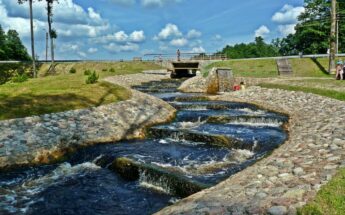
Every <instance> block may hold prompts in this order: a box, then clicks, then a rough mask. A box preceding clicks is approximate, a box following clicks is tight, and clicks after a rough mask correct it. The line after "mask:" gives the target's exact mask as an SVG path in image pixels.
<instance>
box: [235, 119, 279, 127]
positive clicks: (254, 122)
mask: <svg viewBox="0 0 345 215" xmlns="http://www.w3.org/2000/svg"><path fill="white" fill-rule="evenodd" d="M228 125H246V126H254V127H255V126H257V127H263V126H268V127H280V126H282V125H283V123H282V122H279V121H278V120H276V119H258V118H253V119H250V118H249V119H246V118H239V119H237V120H234V121H233V122H230V123H228Z"/></svg>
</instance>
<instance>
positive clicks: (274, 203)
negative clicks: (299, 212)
mask: <svg viewBox="0 0 345 215" xmlns="http://www.w3.org/2000/svg"><path fill="white" fill-rule="evenodd" d="M213 99H217V100H226V101H239V102H249V103H254V104H257V105H259V106H261V107H263V108H267V109H270V110H274V111H279V112H283V113H286V114H289V115H290V117H291V120H290V124H289V128H288V130H289V139H288V141H287V142H286V143H285V144H284V145H282V146H281V147H280V148H278V149H276V150H275V151H274V152H273V153H272V154H271V155H270V156H269V157H267V158H264V159H263V160H261V161H259V162H257V163H256V164H254V165H253V166H251V167H249V168H247V169H245V170H244V171H241V172H239V173H238V174H236V175H233V176H232V177H230V178H229V179H227V180H225V181H223V182H222V183H220V184H218V185H217V186H215V187H213V188H210V189H207V190H204V191H202V192H199V193H197V194H195V195H192V196H190V197H188V198H186V199H183V200H181V201H180V202H178V203H177V204H175V205H173V206H170V207H167V208H165V209H163V210H162V211H160V212H158V213H157V214H165V215H166V214H273V215H276V214H296V209H297V208H299V207H301V206H303V205H304V204H305V203H306V202H308V201H310V200H311V199H313V198H314V197H315V195H316V193H317V191H318V190H319V189H320V187H321V186H322V185H324V184H326V183H327V182H328V181H329V180H331V178H332V176H333V175H334V174H335V173H336V171H337V169H338V168H340V167H344V166H345V124H344V122H345V102H342V101H338V100H334V99H330V98H326V97H321V96H317V95H313V94H306V93H303V92H291V91H285V90H278V89H264V88H260V87H250V88H248V89H247V90H245V91H238V92H232V93H227V94H224V95H221V96H217V97H213Z"/></svg>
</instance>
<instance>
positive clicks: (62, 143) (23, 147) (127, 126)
mask: <svg viewBox="0 0 345 215" xmlns="http://www.w3.org/2000/svg"><path fill="white" fill-rule="evenodd" d="M132 77H136V78H128V76H127V77H125V76H121V77H117V78H112V79H111V78H110V79H111V80H110V81H111V82H112V83H116V84H120V85H125V86H126V85H127V84H130V83H131V84H138V83H141V82H145V81H152V80H160V79H163V78H166V77H165V76H163V75H158V76H157V75H133V76H132ZM127 79H128V80H129V79H131V81H128V82H126V80H127ZM129 82H130V83H129ZM174 115H175V109H174V108H173V107H171V106H170V105H169V104H167V103H166V102H163V101H161V100H159V99H157V98H155V97H153V96H149V95H146V94H143V93H140V92H138V91H134V90H133V91H132V98H131V99H129V100H127V101H123V102H119V103H114V104H109V105H104V106H100V107H95V108H89V109H82V110H73V111H67V112H61V113H53V114H45V115H42V116H34V117H27V118H21V119H12V120H4V121H0V131H1V133H0V170H1V169H4V168H11V167H16V166H23V165H24V166H26V165H32V164H43V163H50V162H54V161H56V160H59V159H60V158H61V157H63V156H64V155H65V154H66V153H67V152H69V151H73V150H75V149H76V148H78V147H82V146H86V145H92V144H96V143H105V142H112V141H118V140H121V139H130V138H140V137H143V131H142V129H143V128H144V127H146V126H149V125H152V124H156V123H163V122H165V121H168V120H170V119H172V118H173V117H174Z"/></svg>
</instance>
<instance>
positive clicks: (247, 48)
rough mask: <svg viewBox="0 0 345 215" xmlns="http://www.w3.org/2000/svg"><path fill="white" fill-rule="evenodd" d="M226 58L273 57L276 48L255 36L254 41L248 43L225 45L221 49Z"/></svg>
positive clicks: (276, 53) (276, 51)
mask: <svg viewBox="0 0 345 215" xmlns="http://www.w3.org/2000/svg"><path fill="white" fill-rule="evenodd" d="M221 53H222V54H225V55H226V56H227V57H228V58H231V59H239V58H256V57H275V56H277V55H278V50H277V49H276V47H275V46H273V45H271V44H266V43H265V41H264V39H263V38H262V37H256V38H255V42H252V43H249V44H244V43H241V44H236V45H234V46H229V45H227V46H226V47H225V48H224V49H223V50H222V51H221Z"/></svg>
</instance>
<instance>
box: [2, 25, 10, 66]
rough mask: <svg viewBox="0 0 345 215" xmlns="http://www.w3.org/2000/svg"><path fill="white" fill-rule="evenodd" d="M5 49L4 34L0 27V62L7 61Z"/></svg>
mask: <svg viewBox="0 0 345 215" xmlns="http://www.w3.org/2000/svg"><path fill="white" fill-rule="evenodd" d="M6 47H7V46H6V34H5V32H4V30H3V29H2V27H1V25H0V60H8V57H7V55H6Z"/></svg>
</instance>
